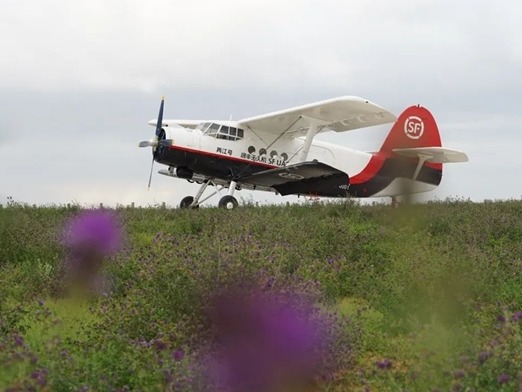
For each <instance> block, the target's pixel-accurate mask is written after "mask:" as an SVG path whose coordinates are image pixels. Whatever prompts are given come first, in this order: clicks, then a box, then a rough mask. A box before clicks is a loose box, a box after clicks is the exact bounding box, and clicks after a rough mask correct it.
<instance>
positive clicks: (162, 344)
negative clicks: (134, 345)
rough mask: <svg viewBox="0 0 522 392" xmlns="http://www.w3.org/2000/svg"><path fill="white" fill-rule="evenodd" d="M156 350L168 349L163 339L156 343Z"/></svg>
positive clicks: (157, 340)
mask: <svg viewBox="0 0 522 392" xmlns="http://www.w3.org/2000/svg"><path fill="white" fill-rule="evenodd" d="M154 348H155V349H156V351H163V350H166V349H167V344H166V343H165V342H164V341H163V340H161V339H156V340H155V341H154Z"/></svg>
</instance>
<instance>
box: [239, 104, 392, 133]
mask: <svg viewBox="0 0 522 392" xmlns="http://www.w3.org/2000/svg"><path fill="white" fill-rule="evenodd" d="M307 118H311V119H314V120H315V121H317V122H319V123H320V124H321V130H320V131H319V132H324V131H330V130H331V131H336V132H343V131H350V130H352V129H359V128H364V127H371V126H374V125H380V124H386V123H391V122H393V121H395V119H396V117H395V115H394V114H392V113H390V112H389V111H387V110H385V109H383V108H381V107H380V106H377V105H375V104H374V103H371V102H369V101H367V100H365V99H363V98H359V97H340V98H334V99H329V100H326V101H321V102H316V103H312V104H308V105H304V106H297V107H294V108H291V109H286V110H281V111H279V112H273V113H268V114H263V115H261V116H255V117H250V118H246V119H244V120H241V121H238V124H239V126H241V127H244V128H250V129H252V130H254V131H260V132H266V133H271V134H275V135H281V134H291V135H292V136H293V137H297V136H302V135H304V134H306V131H307V129H308V127H309V124H310V121H309V120H307Z"/></svg>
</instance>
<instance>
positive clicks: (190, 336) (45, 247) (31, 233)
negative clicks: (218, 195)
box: [0, 200, 522, 391]
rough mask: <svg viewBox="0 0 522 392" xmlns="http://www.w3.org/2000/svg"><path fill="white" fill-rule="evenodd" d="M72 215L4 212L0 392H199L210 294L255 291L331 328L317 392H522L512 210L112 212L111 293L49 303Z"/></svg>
mask: <svg viewBox="0 0 522 392" xmlns="http://www.w3.org/2000/svg"><path fill="white" fill-rule="evenodd" d="M78 212H79V209H78V208H65V207H63V208H62V207H48V208H47V207H40V208H30V207H24V206H21V205H16V204H13V203H11V205H10V206H8V207H5V206H4V208H1V209H0V390H8V389H9V390H12V391H17V390H31V389H32V390H49V391H79V390H82V391H102V390H120V391H121V390H175V391H178V390H180V391H185V390H186V391H199V390H205V388H206V387H205V385H204V382H203V381H202V380H201V379H200V377H199V375H200V374H201V372H200V369H201V367H202V366H203V365H202V364H201V358H202V352H204V351H205V350H206V348H207V347H209V346H211V345H212V333H211V332H212V331H211V330H210V327H209V325H210V324H209V321H208V317H207V310H208V304H209V298H212V295H214V293H215V292H216V291H220V292H222V291H223V290H225V291H226V290H227V289H228V288H232V287H236V286H237V283H238V282H251V283H252V284H253V285H254V284H255V285H259V287H263V288H264V290H269V291H271V292H278V293H280V292H292V293H299V295H306V296H308V298H313V301H314V303H315V305H316V306H318V307H320V309H321V310H322V311H324V312H325V314H326V313H327V314H329V315H330V316H331V317H333V319H335V323H336V328H337V332H338V333H337V334H336V335H335V336H336V339H335V341H334V340H332V342H331V347H330V348H329V349H330V350H331V354H332V355H333V357H332V358H334V359H335V363H336V365H335V367H333V368H332V369H334V370H331V371H330V372H329V373H328V374H327V375H326V376H325V377H317V379H316V380H315V382H314V383H313V384H307V385H308V386H307V388H308V390H314V391H366V390H371V391H388V390H389V391H406V390H407V391H437V390H438V391H449V390H451V391H498V390H504V391H518V390H522V332H521V328H522V312H521V311H522V201H520V200H519V201H516V200H513V201H499V202H484V203H472V202H469V201H463V200H447V201H444V202H437V203H429V204H424V205H414V206H409V207H408V206H405V207H401V208H398V209H391V208H390V207H389V206H384V205H374V206H365V205H359V204H357V203H353V202H351V201H347V202H346V203H343V204H336V205H333V204H331V205H330V204H326V205H322V204H316V205H309V206H297V205H296V206H288V207H278V206H268V207H259V208H255V207H251V206H244V207H243V208H240V209H237V210H234V211H223V210H218V209H212V208H208V209H201V210H197V211H186V210H171V209H162V208H147V209H141V208H135V209H130V208H128V209H127V208H122V209H117V210H115V214H116V215H117V217H118V218H119V222H121V226H122V228H123V230H124V233H125V241H124V246H123V249H122V250H121V251H120V252H119V253H118V254H117V255H115V256H113V257H111V258H110V259H109V260H108V261H107V263H106V264H105V267H104V268H105V274H106V276H107V277H108V280H109V282H110V285H109V287H110V289H109V291H108V292H107V293H105V294H104V295H100V296H96V297H90V298H84V299H80V298H75V297H64V296H63V295H62V294H61V292H60V285H61V281H60V280H61V276H62V275H61V270H62V264H63V261H64V259H65V258H66V250H65V249H64V248H63V247H62V245H61V233H62V230H63V227H64V224H65V222H66V221H67V220H68V219H69V218H70V217H72V216H74V215H75V214H78Z"/></svg>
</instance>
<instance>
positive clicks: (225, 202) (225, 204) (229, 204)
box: [218, 195, 239, 210]
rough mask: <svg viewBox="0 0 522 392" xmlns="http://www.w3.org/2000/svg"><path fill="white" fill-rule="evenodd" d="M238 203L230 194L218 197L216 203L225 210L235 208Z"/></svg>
mask: <svg viewBox="0 0 522 392" xmlns="http://www.w3.org/2000/svg"><path fill="white" fill-rule="evenodd" d="M238 205H239V203H238V202H237V200H236V198H235V197H234V196H230V195H226V196H223V197H222V198H221V199H219V203H218V206H219V208H225V209H227V210H233V209H234V208H237V206H238Z"/></svg>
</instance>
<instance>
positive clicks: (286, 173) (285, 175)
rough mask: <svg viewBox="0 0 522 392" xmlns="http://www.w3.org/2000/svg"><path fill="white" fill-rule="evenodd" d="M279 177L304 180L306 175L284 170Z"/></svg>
mask: <svg viewBox="0 0 522 392" xmlns="http://www.w3.org/2000/svg"><path fill="white" fill-rule="evenodd" d="M279 177H283V178H286V179H287V180H302V179H303V178H304V177H303V176H301V175H299V174H294V173H288V172H283V173H279Z"/></svg>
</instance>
